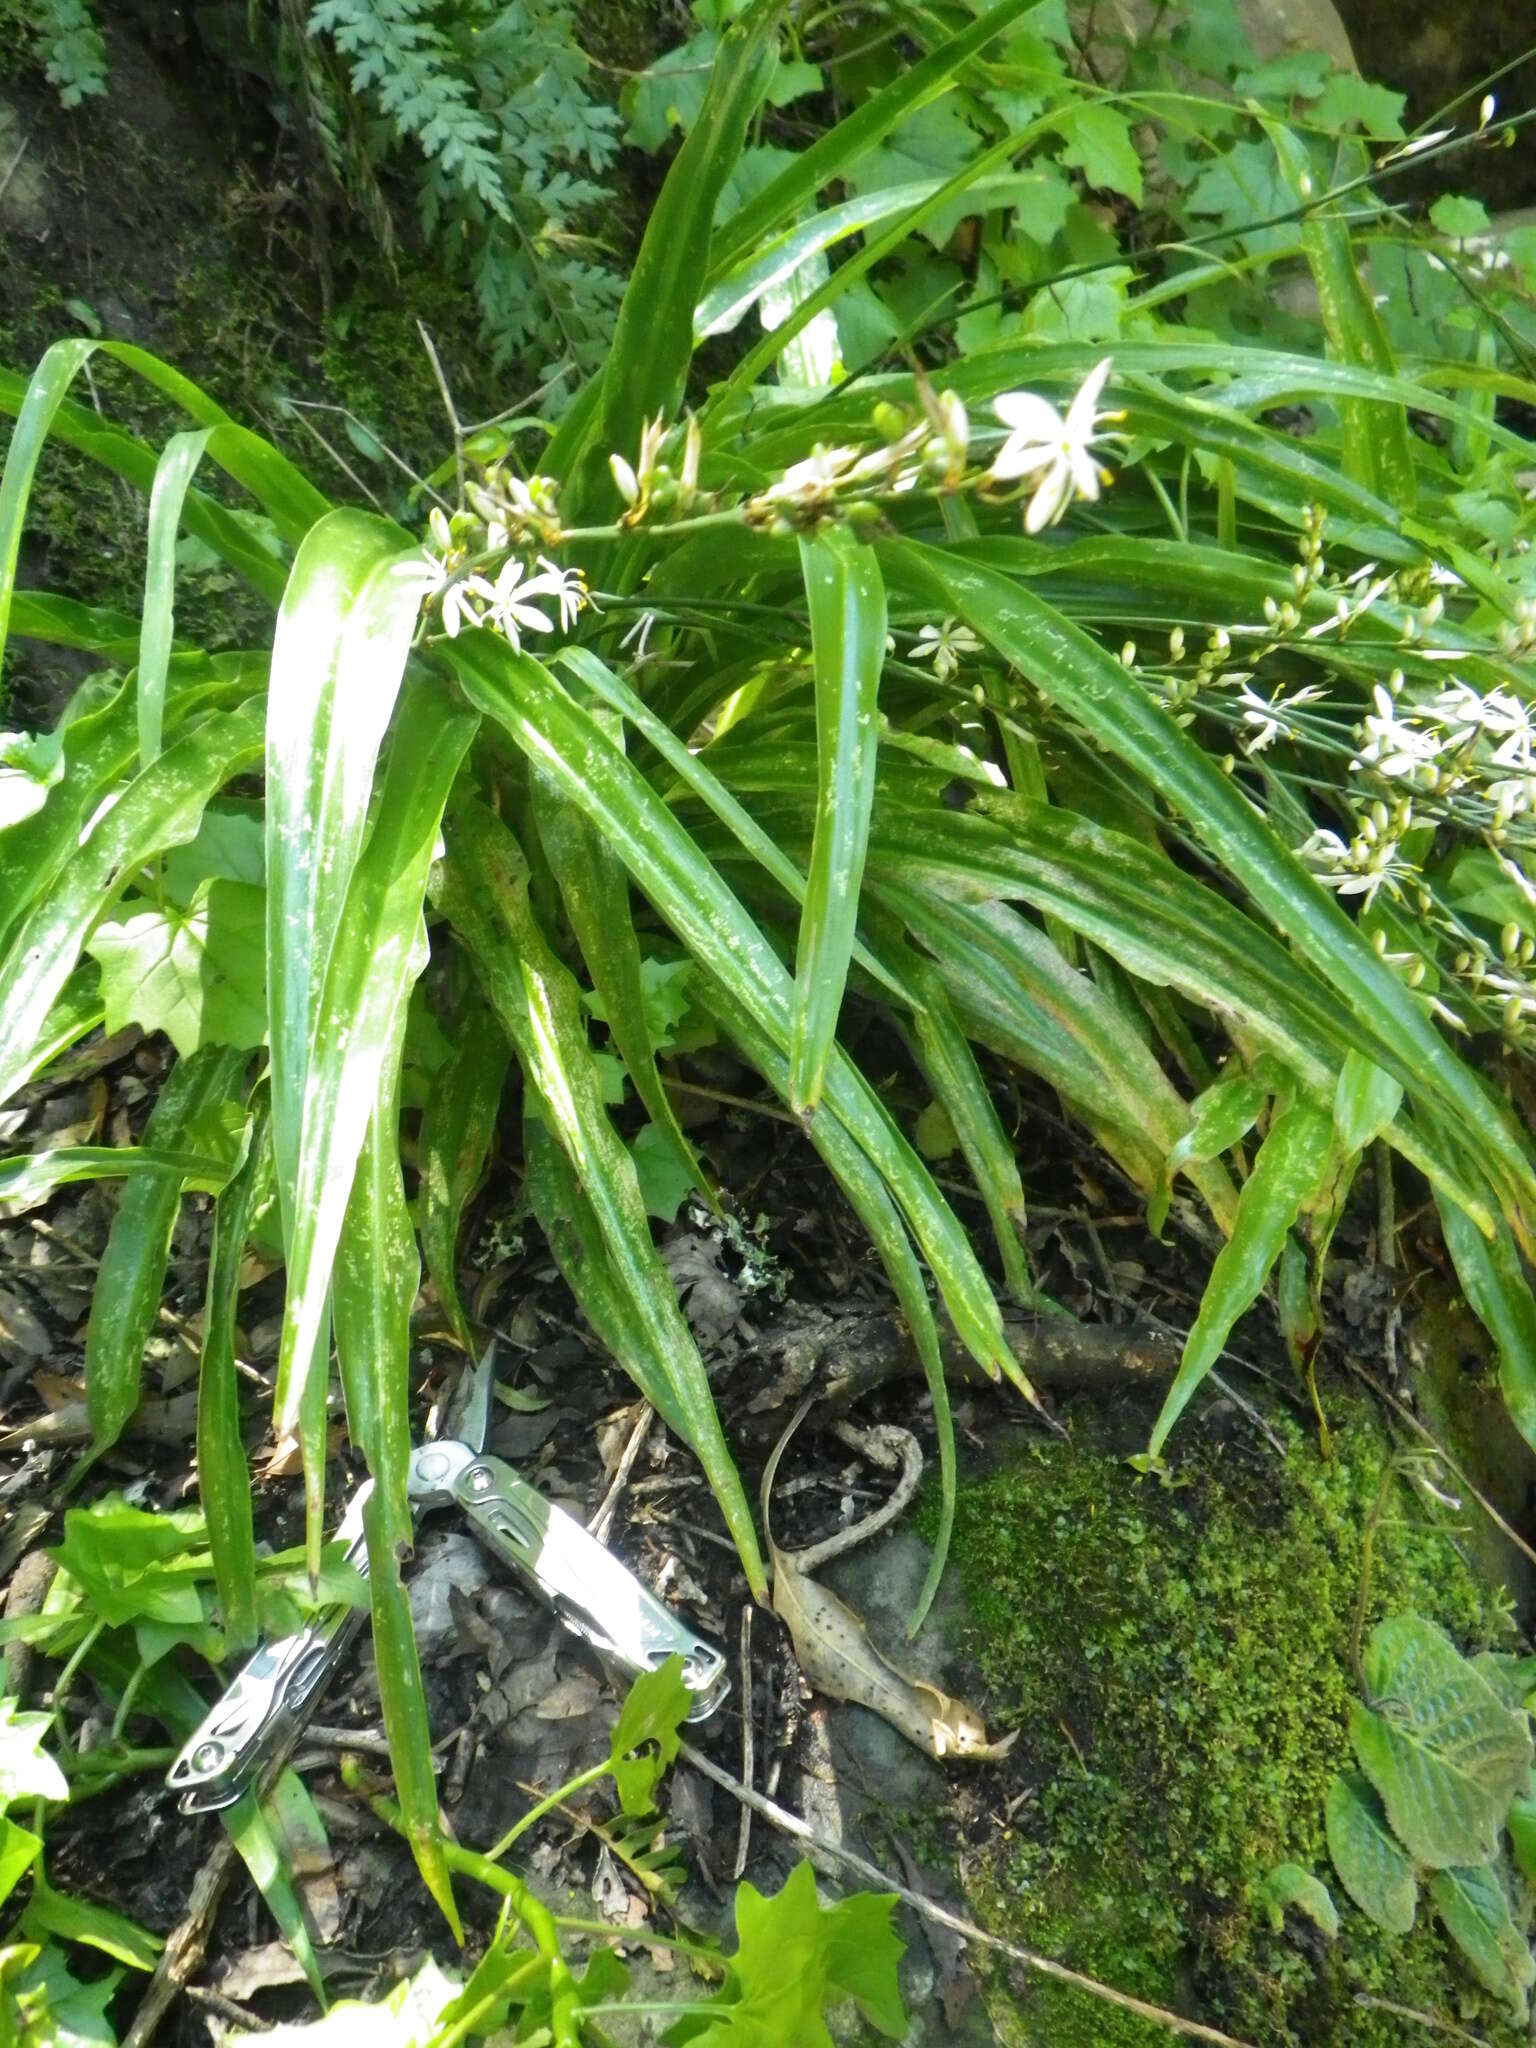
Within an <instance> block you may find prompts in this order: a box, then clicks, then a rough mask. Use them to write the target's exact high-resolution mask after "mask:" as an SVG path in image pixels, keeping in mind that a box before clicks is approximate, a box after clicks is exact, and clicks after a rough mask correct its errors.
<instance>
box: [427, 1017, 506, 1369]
mask: <svg viewBox="0 0 1536 2048" xmlns="http://www.w3.org/2000/svg"><path fill="white" fill-rule="evenodd" d="M511 1057H512V1048H511V1047H510V1045H508V1043H507V1037H506V1033H505V1032H504V1031H503V1030H502V1028H501V1026H500V1024H499V1023H498V1022H497V1021H496V1017H495V1014H494V1012H493V1011H492V1010H491V1008H490V1005H489V1004H488V1003H487V1002H486V1001H485V1000H484V998H483V997H482V996H481V995H480V993H479V991H478V990H475V989H472V990H471V991H470V992H469V993H468V994H467V995H466V996H465V997H464V999H463V1000H462V1002H461V1003H460V1004H459V1006H458V1010H457V1013H456V1015H455V1018H454V1033H453V1052H452V1054H451V1055H450V1057H449V1059H448V1061H447V1064H446V1065H445V1066H444V1067H443V1068H442V1069H441V1071H440V1072H439V1073H437V1074H436V1075H435V1076H434V1078H433V1083H432V1092H431V1095H430V1096H429V1097H428V1100H427V1106H426V1109H425V1110H424V1111H423V1113H422V1119H421V1139H420V1143H419V1145H418V1147H417V1151H418V1155H419V1159H420V1167H421V1193H420V1197H419V1202H418V1208H419V1212H420V1215H419V1220H420V1228H421V1248H422V1251H423V1253H424V1254H425V1256H426V1261H427V1271H428V1273H429V1274H430V1275H431V1277H432V1285H433V1286H434V1287H435V1288H436V1290H437V1298H438V1300H439V1301H440V1302H441V1303H442V1305H443V1313H444V1314H445V1315H446V1316H447V1318H448V1321H449V1324H450V1326H451V1327H452V1329H453V1331H454V1334H455V1335H456V1336H457V1338H458V1340H459V1342H460V1343H461V1344H462V1345H463V1347H464V1349H465V1350H466V1351H470V1350H472V1349H473V1346H474V1339H473V1336H472V1335H471V1332H470V1328H469V1322H468V1319H467V1318H466V1316H465V1314H464V1309H463V1305H462V1303H461V1302H460V1300H459V1275H458V1252H459V1224H460V1222H461V1220H462V1218H463V1215H464V1206H465V1204H466V1203H467V1202H468V1200H469V1198H470V1196H471V1195H472V1194H473V1193H474V1191H475V1189H476V1188H477V1187H478V1186H479V1185H480V1180H481V1176H482V1175H483V1174H484V1172H485V1162H486V1159H487V1157H488V1156H489V1154H490V1149H491V1143H492V1140H493V1139H494V1137H495V1135H496V1118H497V1115H498V1113H499V1112H500V1109H501V1095H502V1089H503V1087H504V1085H505V1083H506V1078H507V1063H508V1061H509V1060H510V1059H511Z"/></svg>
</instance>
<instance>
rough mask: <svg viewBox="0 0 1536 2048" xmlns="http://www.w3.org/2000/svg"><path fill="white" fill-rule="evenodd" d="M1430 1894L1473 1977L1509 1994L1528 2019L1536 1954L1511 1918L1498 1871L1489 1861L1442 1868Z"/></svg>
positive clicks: (1501, 1993) (1501, 1994) (1500, 1993)
mask: <svg viewBox="0 0 1536 2048" xmlns="http://www.w3.org/2000/svg"><path fill="white" fill-rule="evenodd" d="M1429 1896H1430V1900H1431V1902H1432V1903H1433V1905H1434V1909H1435V1911H1436V1912H1437V1913H1438V1914H1439V1916H1440V1920H1441V1923H1442V1925H1443V1926H1444V1928H1445V1931H1446V1933H1447V1934H1449V1935H1450V1937H1451V1939H1452V1941H1454V1942H1455V1944H1456V1946H1457V1947H1458V1948H1459V1949H1460V1950H1461V1952H1462V1954H1463V1955H1464V1956H1465V1957H1466V1959H1467V1964H1468V1967H1469V1968H1470V1969H1471V1971H1472V1974H1473V1976H1474V1977H1476V1979H1477V1981H1478V1982H1479V1983H1480V1984H1481V1985H1483V1986H1484V1988H1485V1989H1486V1990H1489V1991H1492V1992H1493V1993H1495V1995H1496V1996H1498V1997H1501V1998H1507V1999H1508V2000H1509V2003H1510V2005H1511V2007H1512V2008H1513V2010H1514V2011H1515V2012H1516V2013H1517V2014H1518V2015H1519V2017H1520V2018H1521V2019H1524V2018H1525V2015H1526V2010H1527V2006H1528V2003H1529V2001H1528V1998H1527V1993H1528V1992H1529V1991H1530V1988H1531V1986H1532V1984H1536V1956H1533V1955H1532V1954H1531V1945H1530V1943H1529V1941H1528V1940H1527V1939H1526V1937H1525V1936H1524V1935H1523V1934H1522V1933H1521V1932H1520V1930H1519V1928H1517V1927H1516V1925H1515V1923H1514V1921H1513V1919H1512V1918H1511V1917H1510V1911H1509V1899H1508V1897H1507V1896H1506V1894H1505V1891H1504V1886H1503V1884H1502V1882H1501V1881H1500V1878H1499V1873H1498V1871H1497V1870H1496V1869H1494V1868H1493V1867H1492V1866H1491V1865H1489V1864H1476V1865H1473V1866H1471V1867H1470V1868H1466V1869H1453V1870H1439V1871H1436V1873H1435V1875H1434V1876H1433V1877H1432V1878H1431V1879H1430V1881H1429Z"/></svg>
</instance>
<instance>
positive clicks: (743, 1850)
mask: <svg viewBox="0 0 1536 2048" xmlns="http://www.w3.org/2000/svg"><path fill="white" fill-rule="evenodd" d="M753 1734H754V1730H753V1727H752V1602H751V1601H750V1600H748V1601H746V1602H745V1603H744V1604H743V1606H742V1610H741V1782H742V1783H743V1784H744V1785H747V1786H750V1785H751V1783H752V1779H753V1776H754V1768H753V1766H754V1759H753V1755H752V1740H753ZM751 1846H752V1809H751V1807H750V1806H748V1805H747V1804H746V1802H745V1801H743V1802H742V1808H741V1826H740V1828H739V1830H738V1831H737V1835H736V1861H735V1862H734V1863H733V1864H732V1865H731V1882H732V1883H733V1884H739V1883H740V1882H741V1873H742V1872H743V1871H744V1870H745V1869H746V1867H747V1851H748V1849H749V1848H750V1847H751Z"/></svg>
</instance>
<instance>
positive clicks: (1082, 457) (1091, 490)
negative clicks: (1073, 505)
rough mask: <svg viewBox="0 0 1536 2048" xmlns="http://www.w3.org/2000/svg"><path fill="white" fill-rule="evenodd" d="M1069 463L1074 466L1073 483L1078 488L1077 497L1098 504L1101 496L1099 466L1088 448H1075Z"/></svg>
mask: <svg viewBox="0 0 1536 2048" xmlns="http://www.w3.org/2000/svg"><path fill="white" fill-rule="evenodd" d="M1068 461H1069V462H1070V463H1071V465H1072V481H1073V483H1074V484H1076V486H1077V495H1078V496H1079V497H1080V498H1087V499H1088V500H1089V502H1090V503H1093V502H1096V501H1097V499H1098V495H1099V465H1098V464H1097V463H1096V462H1095V461H1094V459H1093V457H1092V456H1091V455H1090V454H1089V453H1088V450H1087V449H1086V448H1074V449H1073V450H1072V452H1071V455H1070V456H1069V457H1068Z"/></svg>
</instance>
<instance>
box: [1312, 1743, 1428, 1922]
mask: <svg viewBox="0 0 1536 2048" xmlns="http://www.w3.org/2000/svg"><path fill="white" fill-rule="evenodd" d="M1326 1818H1327V1827H1328V1854H1329V1855H1330V1856H1331V1857H1332V1858H1333V1867H1334V1869H1335V1870H1336V1871H1337V1872H1338V1873H1339V1882H1340V1883H1341V1884H1342V1885H1343V1887H1344V1889H1345V1891H1347V1892H1348V1893H1349V1896H1350V1897H1351V1898H1352V1899H1353V1900H1354V1902H1355V1904H1356V1905H1357V1906H1358V1907H1359V1908H1360V1910H1361V1912H1362V1913H1365V1914H1367V1915H1369V1917H1370V1918H1371V1919H1372V1920H1374V1921H1375V1922H1376V1925H1377V1926H1378V1927H1384V1928H1385V1929H1386V1930H1387V1932H1388V1934H1406V1933H1407V1932H1408V1931H1409V1929H1410V1928H1411V1927H1412V1926H1413V1919H1414V1913H1415V1911H1416V1910H1417V1906H1418V1897H1419V1882H1418V1879H1417V1878H1416V1877H1415V1876H1414V1871H1413V1865H1412V1863H1411V1862H1410V1861H1409V1859H1408V1858H1407V1856H1405V1855H1404V1853H1403V1850H1402V1846H1401V1844H1400V1843H1399V1842H1398V1840H1397V1838H1396V1837H1395V1836H1394V1834H1393V1833H1392V1830H1391V1828H1390V1827H1389V1826H1388V1825H1387V1817H1386V1815H1385V1813H1383V1811H1382V1807H1381V1801H1380V1800H1379V1799H1378V1798H1377V1797H1376V1794H1375V1793H1374V1792H1373V1791H1372V1790H1371V1787H1370V1784H1369V1782H1368V1781H1367V1780H1366V1779H1364V1778H1362V1777H1361V1776H1360V1775H1359V1774H1358V1773H1357V1772H1355V1771H1346V1772H1343V1773H1341V1775H1340V1776H1338V1777H1337V1778H1335V1779H1334V1781H1333V1783H1332V1784H1331V1785H1330V1786H1329V1787H1328V1802H1327V1808H1326Z"/></svg>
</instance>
